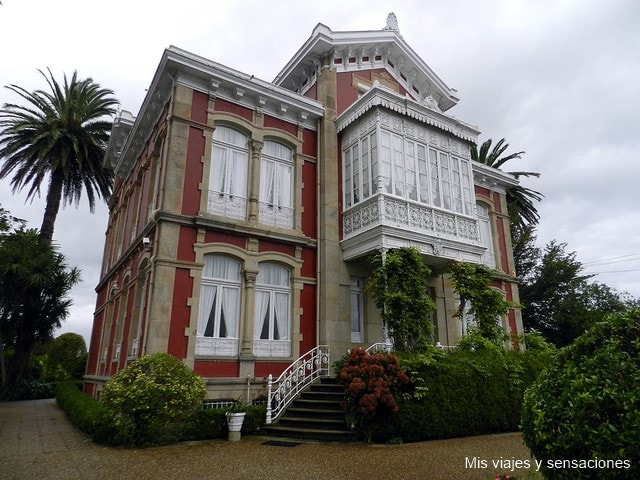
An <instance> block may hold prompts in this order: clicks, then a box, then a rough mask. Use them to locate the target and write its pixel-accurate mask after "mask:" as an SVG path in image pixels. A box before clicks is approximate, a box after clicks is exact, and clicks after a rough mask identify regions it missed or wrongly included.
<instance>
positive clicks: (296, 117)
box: [109, 46, 324, 177]
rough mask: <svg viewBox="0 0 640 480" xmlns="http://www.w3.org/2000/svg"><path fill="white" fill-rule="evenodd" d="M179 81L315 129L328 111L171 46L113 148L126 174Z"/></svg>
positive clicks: (119, 168)
mask: <svg viewBox="0 0 640 480" xmlns="http://www.w3.org/2000/svg"><path fill="white" fill-rule="evenodd" d="M176 85H184V86H186V87H188V88H192V89H194V90H196V91H200V92H203V93H206V94H208V95H209V96H211V97H213V98H222V99H225V100H228V101H230V102H233V103H236V104H238V105H242V106H244V107H247V108H250V109H252V110H258V111H261V112H263V113H265V114H269V115H272V116H274V117H276V118H279V119H282V120H284V121H287V122H289V123H292V124H294V125H301V126H303V127H304V128H308V129H311V130H315V129H316V128H317V121H318V120H319V119H320V118H321V117H322V116H323V115H324V108H323V106H322V104H321V103H320V102H317V101H316V100H313V99H310V98H308V97H304V96H302V95H299V94H297V93H294V92H292V91H290V90H287V89H285V88H282V87H279V86H276V85H273V84H271V83H269V82H266V81H264V80H260V79H258V78H255V77H254V76H253V75H247V74H244V73H241V72H239V71H237V70H233V69H231V68H229V67H226V66H224V65H221V64H219V63H216V62H213V61H211V60H207V59H206V58H203V57H200V56H198V55H195V54H193V53H190V52H187V51H185V50H182V49H179V48H177V47H173V46H171V47H169V48H168V49H166V50H165V51H164V54H163V56H162V59H161V61H160V63H159V65H158V68H157V69H156V73H155V75H154V77H153V80H152V82H151V85H150V87H149V89H148V93H147V95H146V97H145V98H144V100H143V102H142V106H141V108H140V112H139V114H138V116H137V117H136V118H135V122H133V121H132V125H131V128H130V133H129V134H128V136H127V137H126V142H124V144H123V145H122V148H120V149H116V148H115V147H114V148H113V155H112V156H111V157H109V161H110V162H112V163H115V165H116V167H115V169H116V173H117V174H118V175H120V176H122V177H124V176H126V175H127V174H128V173H129V170H130V168H131V166H132V165H133V163H134V162H135V161H136V159H137V158H138V157H139V156H140V153H141V152H142V148H143V147H144V145H145V144H146V142H147V140H148V138H149V136H150V135H151V132H152V131H153V127H154V125H155V124H156V123H157V122H158V120H159V118H160V115H161V114H162V111H163V109H164V107H165V105H166V104H167V101H168V100H169V98H170V97H171V95H172V93H173V89H174V88H175V86H176Z"/></svg>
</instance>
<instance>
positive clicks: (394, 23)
mask: <svg viewBox="0 0 640 480" xmlns="http://www.w3.org/2000/svg"><path fill="white" fill-rule="evenodd" d="M383 30H393V31H394V32H396V33H397V34H398V35H400V30H399V29H398V19H397V18H396V14H395V13H393V12H391V13H390V14H389V15H387V26H386V27H384V29H383Z"/></svg>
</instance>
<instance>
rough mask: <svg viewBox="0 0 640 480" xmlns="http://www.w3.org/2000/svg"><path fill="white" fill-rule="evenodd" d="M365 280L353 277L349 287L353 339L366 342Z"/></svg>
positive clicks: (357, 341)
mask: <svg viewBox="0 0 640 480" xmlns="http://www.w3.org/2000/svg"><path fill="white" fill-rule="evenodd" d="M362 284H363V281H362V279H361V278H357V277H351V285H350V288H349V306H350V308H349V311H350V319H351V341H352V342H353V343H362V342H364V298H363V289H362Z"/></svg>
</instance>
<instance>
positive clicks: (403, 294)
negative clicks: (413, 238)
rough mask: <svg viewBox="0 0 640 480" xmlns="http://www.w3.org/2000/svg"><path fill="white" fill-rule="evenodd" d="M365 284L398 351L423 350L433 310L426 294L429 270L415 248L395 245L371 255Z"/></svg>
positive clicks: (428, 341) (430, 300)
mask: <svg viewBox="0 0 640 480" xmlns="http://www.w3.org/2000/svg"><path fill="white" fill-rule="evenodd" d="M373 262H374V265H375V268H374V271H373V274H372V276H371V279H370V282H369V284H368V286H367V289H368V290H369V292H371V294H372V296H373V298H374V300H375V302H376V306H377V307H378V308H379V309H380V310H381V312H382V319H383V320H384V322H385V324H386V325H387V328H388V329H389V335H390V336H391V337H392V338H393V346H394V349H395V350H397V351H424V350H426V349H427V348H428V345H429V344H430V343H431V337H432V334H433V326H432V323H431V314H432V312H433V311H434V310H435V309H436V305H435V303H434V301H433V300H432V299H431V297H429V295H428V294H427V278H428V277H429V276H430V275H431V270H430V269H429V267H427V266H426V265H425V264H424V261H423V260H422V255H421V254H420V251H419V250H418V249H417V248H415V247H403V248H396V249H392V250H389V251H387V252H386V254H382V253H380V254H378V255H376V256H375V257H374V260H373Z"/></svg>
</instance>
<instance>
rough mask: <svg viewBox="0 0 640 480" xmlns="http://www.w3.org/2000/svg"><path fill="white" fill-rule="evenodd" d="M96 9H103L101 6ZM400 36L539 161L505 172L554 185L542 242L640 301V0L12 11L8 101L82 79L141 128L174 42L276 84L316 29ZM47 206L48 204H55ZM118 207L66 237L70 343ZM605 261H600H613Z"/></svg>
mask: <svg viewBox="0 0 640 480" xmlns="http://www.w3.org/2000/svg"><path fill="white" fill-rule="evenodd" d="M97 5H100V7H98V6H97ZM391 11H393V12H395V14H396V16H397V18H398V25H399V28H400V33H401V34H402V36H403V37H404V39H405V41H406V42H407V43H408V44H409V45H410V46H411V47H412V48H413V49H414V50H415V52H416V53H417V54H418V55H420V56H421V57H422V58H423V59H424V60H425V62H426V63H427V64H428V65H429V66H430V67H431V68H432V69H433V70H434V71H435V72H436V74H437V75H438V76H439V77H440V78H441V79H442V80H443V81H444V82H445V83H446V84H447V85H448V86H449V87H451V88H455V89H457V90H458V96H459V98H460V102H459V103H458V105H457V106H455V107H454V108H453V109H451V110H450V111H449V112H448V113H449V114H452V115H454V116H456V117H457V118H459V119H461V120H464V121H466V122H468V123H471V124H473V125H477V126H478V127H479V129H480V131H481V132H482V135H481V137H480V141H481V142H482V141H484V140H486V139H488V138H492V139H494V140H495V141H497V140H498V139H500V138H502V137H504V138H506V139H507V141H508V143H509V144H510V145H511V149H510V152H515V151H521V150H524V151H526V154H525V155H524V157H523V159H522V160H521V161H515V162H512V163H511V164H507V165H506V167H508V168H506V170H531V171H536V172H540V173H541V174H542V177H541V178H540V179H538V180H532V181H526V183H525V186H528V187H530V188H533V189H535V190H538V191H540V192H542V193H543V194H544V195H545V198H544V200H543V202H542V203H541V204H539V205H538V211H539V212H540V215H541V221H540V225H539V228H538V244H539V246H544V245H545V244H546V243H548V242H549V241H551V240H553V239H556V240H558V241H559V242H563V243H566V244H567V251H569V252H573V251H575V252H577V259H578V260H579V261H580V262H582V263H583V264H584V265H585V267H588V269H587V270H586V271H587V272H589V273H598V272H613V273H600V274H599V275H598V276H597V277H595V279H596V280H597V281H599V282H602V283H606V284H607V285H610V286H612V287H615V288H616V289H617V290H619V291H628V292H630V293H632V294H633V295H634V296H636V297H640V215H639V210H640V165H639V163H640V162H639V161H638V160H639V156H640V153H639V152H640V2H638V1H636V0H607V1H601V2H591V1H587V0H579V1H578V0H574V1H562V0H530V1H517V0H510V1H507V0H502V1H501V0H483V1H477V0H416V1H395V2H393V1H388V0H387V1H379V0H366V1H360V0H357V1H353V0H348V1H346V0H340V1H333V0H324V1H322V2H301V1H277V0H272V1H269V2H267V1H251V0H243V1H231V0H226V1H221V0H216V1H209V0H206V1H205V0H202V1H198V0H181V1H179V2H175V1H172V2H169V1H164V0H162V1H160V0H154V1H153V2H135V1H131V0H128V1H124V0H111V1H109V2H87V1H86V0H57V1H55V2H53V1H51V0H2V5H0V52H1V55H0V59H1V62H2V67H1V68H0V103H2V104H4V103H5V102H7V101H15V100H16V98H15V97H13V96H11V95H10V93H11V92H10V91H9V90H7V89H5V88H1V86H5V85H9V84H17V85H20V86H22V87H25V88H27V89H28V90H34V89H37V88H45V86H46V85H45V83H44V79H43V78H42V77H41V76H40V74H39V73H38V69H46V68H47V67H48V68H50V69H51V70H52V72H53V73H54V75H55V76H56V77H57V78H59V79H62V75H63V74H64V73H66V74H67V75H71V74H72V73H73V71H74V70H77V71H78V74H79V76H80V77H81V78H86V77H92V78H93V79H94V80H95V81H96V82H98V83H100V84H101V85H102V86H103V87H106V88H110V89H112V90H114V92H115V96H116V97H117V98H118V100H119V101H120V103H121V108H122V109H124V110H129V111H131V112H132V113H133V114H134V115H137V112H138V109H139V108H140V105H141V103H142V100H143V98H144V95H145V89H146V88H147V87H148V86H149V84H150V83H151V79H152V77H153V74H154V72H155V69H156V67H157V64H158V62H159V60H160V57H161V55H162V52H163V50H164V49H165V48H166V47H168V46H169V45H175V46H177V47H180V48H183V49H185V50H188V51H191V52H193V53H196V54H198V55H202V56H204V57H206V58H209V59H211V60H214V61H216V62H219V63H222V64H225V65H227V66H229V67H232V68H234V69H237V70H240V71H242V72H244V73H247V74H252V75H255V76H256V77H258V78H261V79H263V80H267V81H271V80H273V78H274V77H275V76H276V74H277V73H278V72H279V71H280V69H281V68H282V67H283V66H284V65H285V64H286V62H287V61H288V60H289V59H290V58H291V57H292V56H293V54H294V53H295V52H296V51H297V50H298V48H299V47H300V46H301V44H302V43H303V42H304V41H305V40H306V39H307V38H308V37H309V36H310V34H311V31H312V30H313V28H314V27H315V25H316V24H318V23H323V24H325V25H327V26H328V27H329V28H331V29H332V30H334V31H340V30H378V29H381V28H383V27H384V26H385V23H386V17H387V14H388V13H389V12H391ZM8 185H9V179H5V180H2V181H0V204H1V205H2V207H4V208H5V209H8V210H10V211H11V213H12V214H13V215H15V216H18V217H22V218H25V219H26V220H28V222H29V226H30V227H33V228H39V227H40V222H41V220H42V212H43V202H42V201H40V202H37V201H36V202H33V203H32V204H25V193H26V192H23V193H18V194H16V195H15V196H14V195H12V193H11V190H10V188H9V186H8ZM43 193H44V192H43ZM106 224H107V209H106V207H105V206H104V205H99V206H98V208H97V209H96V212H95V214H94V215H91V214H89V208H88V205H87V203H86V201H85V202H81V204H80V206H79V208H78V209H76V208H75V207H74V206H70V207H69V206H68V207H67V208H66V209H65V210H63V211H62V212H61V214H60V215H59V217H58V220H57V223H56V231H55V232H54V240H55V241H56V242H57V243H58V244H59V245H60V247H61V251H62V252H63V253H64V254H65V255H67V257H68V259H69V262H70V263H71V264H72V265H75V266H78V267H80V268H81V270H82V279H83V281H82V283H81V284H80V285H79V286H78V287H76V288H75V289H74V291H73V299H74V303H75V305H74V307H73V308H72V311H71V316H70V318H69V319H68V320H67V321H65V322H64V324H63V328H62V329H61V330H60V331H59V332H57V333H63V332H67V331H72V332H76V333H80V334H82V335H83V336H84V337H85V338H86V339H87V342H88V339H89V336H90V332H91V324H92V319H93V311H94V308H95V291H94V288H95V286H96V285H97V283H98V279H99V278H98V277H99V274H100V262H101V258H102V249H103V242H104V232H105V229H106ZM599 261H603V262H601V263H592V262H599Z"/></svg>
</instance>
